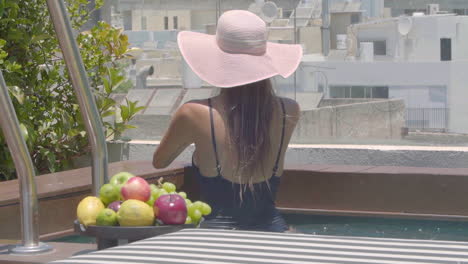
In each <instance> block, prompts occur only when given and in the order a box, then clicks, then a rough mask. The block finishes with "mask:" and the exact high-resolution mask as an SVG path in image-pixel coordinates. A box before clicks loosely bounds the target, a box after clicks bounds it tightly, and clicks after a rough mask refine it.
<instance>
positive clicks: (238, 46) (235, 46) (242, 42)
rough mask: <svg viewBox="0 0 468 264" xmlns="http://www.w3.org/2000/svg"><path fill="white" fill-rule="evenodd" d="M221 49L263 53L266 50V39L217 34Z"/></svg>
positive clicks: (255, 53)
mask: <svg viewBox="0 0 468 264" xmlns="http://www.w3.org/2000/svg"><path fill="white" fill-rule="evenodd" d="M216 42H217V43H218V46H219V48H220V49H222V50H223V51H225V52H228V53H233V54H236V53H238V54H251V55H263V54H265V52H266V43H267V41H266V39H258V40H254V39H231V38H226V37H223V36H221V35H219V34H216Z"/></svg>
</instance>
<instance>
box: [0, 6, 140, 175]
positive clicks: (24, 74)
mask: <svg viewBox="0 0 468 264" xmlns="http://www.w3.org/2000/svg"><path fill="white" fill-rule="evenodd" d="M102 4H103V1H102V0H97V1H95V6H96V8H95V9H92V10H90V9H89V8H88V7H87V5H88V1H87V0H69V1H67V8H68V12H69V14H70V18H71V21H72V26H73V28H74V29H75V30H76V31H77V32H79V31H80V29H81V28H82V27H83V25H85V23H86V22H88V21H89V17H90V15H91V14H92V12H94V11H95V10H96V9H98V8H100V7H101V6H102ZM77 42H78V45H79V47H80V51H81V55H82V58H83V63H84V65H85V68H86V70H87V73H88V77H89V82H90V86H91V89H92V90H93V92H94V94H95V99H96V103H97V106H98V110H99V113H100V114H101V117H102V118H103V119H104V122H103V123H104V129H105V133H106V136H107V139H108V140H114V139H118V138H119V137H120V135H121V134H122V133H123V132H124V131H125V130H126V129H130V128H133V126H130V125H129V124H128V122H129V121H130V120H131V119H132V118H133V117H134V116H135V115H136V114H137V113H138V111H140V110H142V109H143V107H141V106H137V102H132V101H128V100H126V101H124V102H123V103H121V102H117V101H115V99H114V98H113V93H114V92H115V91H116V90H119V89H121V86H122V85H123V84H126V83H127V82H128V81H127V80H126V78H125V76H124V71H123V68H122V67H120V65H121V64H122V62H121V61H123V60H125V59H126V57H127V55H126V52H127V50H128V46H129V43H128V38H127V36H126V35H124V34H122V31H121V30H120V29H116V28H113V27H111V26H110V25H108V24H106V23H104V22H99V23H97V25H95V26H94V27H93V28H92V29H91V30H89V31H85V32H81V33H79V34H78V35H77ZM0 69H1V70H2V72H3V75H4V77H5V81H6V83H7V85H8V86H9V93H10V96H11V98H12V101H13V104H14V107H15V110H16V114H17V116H18V119H19V121H20V123H21V124H22V127H23V128H22V130H23V135H27V141H26V142H27V145H28V148H29V151H30V153H31V158H32V160H33V163H34V165H35V168H36V170H37V173H38V174H43V173H48V172H56V171H60V170H65V169H68V168H70V167H71V165H72V162H71V161H72V160H73V158H74V157H78V156H82V155H84V154H87V153H89V144H88V139H87V135H86V130H85V126H84V123H83V120H82V117H81V113H80V109H79V107H78V103H77V99H76V97H75V95H74V92H73V87H72V86H71V83H70V81H69V80H70V79H69V76H68V72H67V70H66V67H65V63H64V61H63V59H62V57H61V53H60V48H59V45H58V41H57V38H56V36H55V32H54V30H53V26H52V23H51V21H50V18H49V13H48V10H47V6H46V3H45V0H19V1H10V0H0ZM15 177H16V175H15V168H14V164H13V162H12V159H11V155H10V153H9V150H8V147H7V145H6V142H5V139H4V138H3V135H2V134H1V131H0V180H9V179H13V178H15Z"/></svg>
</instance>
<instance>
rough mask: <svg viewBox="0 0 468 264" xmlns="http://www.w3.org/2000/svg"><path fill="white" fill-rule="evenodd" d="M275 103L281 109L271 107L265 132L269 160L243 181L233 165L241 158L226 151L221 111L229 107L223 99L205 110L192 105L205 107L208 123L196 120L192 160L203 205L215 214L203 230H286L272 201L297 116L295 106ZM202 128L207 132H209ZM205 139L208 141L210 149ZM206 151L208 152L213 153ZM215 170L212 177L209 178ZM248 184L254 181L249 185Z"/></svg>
mask: <svg viewBox="0 0 468 264" xmlns="http://www.w3.org/2000/svg"><path fill="white" fill-rule="evenodd" d="M274 99H275V100H274V101H275V102H278V104H279V105H280V106H278V105H277V104H273V105H274V107H272V109H271V110H272V111H271V112H270V115H271V116H272V118H271V119H270V125H269V128H268V130H267V132H268V133H267V134H268V137H267V139H268V140H269V141H270V142H268V144H267V145H268V146H269V151H268V152H267V153H266V154H267V156H266V157H264V159H263V160H262V159H261V157H260V159H259V160H256V161H253V162H254V163H255V165H256V166H254V170H251V172H252V173H253V174H251V175H246V174H245V172H243V174H242V175H241V177H239V176H238V175H237V174H239V169H238V166H236V165H235V164H238V162H237V159H238V158H239V157H238V155H236V152H235V148H233V147H232V146H231V145H230V144H232V139H230V138H229V134H230V133H229V132H228V130H229V128H228V125H227V122H228V121H227V120H228V113H227V112H226V110H225V109H229V106H228V107H226V105H225V102H223V101H222V97H218V98H214V99H208V100H207V101H206V104H205V102H204V101H199V102H194V103H195V104H196V103H198V104H200V106H202V108H206V107H208V113H207V114H206V113H205V114H204V115H205V116H208V122H207V120H204V122H203V121H201V119H202V117H201V116H200V118H197V120H198V121H199V128H198V129H200V130H199V131H201V132H202V133H201V134H199V135H198V137H197V136H196V137H195V145H196V151H195V153H194V157H193V164H194V168H195V169H196V177H197V178H198V182H199V184H200V191H201V199H202V200H203V201H205V202H207V203H209V204H211V205H212V207H213V213H212V215H211V216H210V217H209V218H208V220H207V221H206V222H205V223H204V227H211V228H214V227H216V228H240V229H254V230H264V231H277V232H282V231H285V230H287V229H288V228H287V225H286V223H285V222H284V220H283V219H282V218H281V216H280V215H279V213H278V211H277V210H276V208H275V197H276V192H277V190H278V187H279V183H280V176H281V173H282V167H283V157H284V152H285V150H286V148H287V143H288V142H289V139H290V137H291V133H292V130H293V129H294V126H295V124H296V122H297V118H294V117H297V116H298V109H297V104H296V103H295V102H294V101H289V100H287V99H284V98H277V97H275V98H274ZM285 101H286V103H285ZM286 105H287V106H288V111H287V110H286ZM192 107H198V106H192ZM278 108H279V109H278ZM228 111H229V110H228ZM202 112H203V110H202ZM291 112H292V115H291ZM202 115H203V114H202ZM288 116H289V117H288ZM203 123H205V125H203ZM206 128H209V132H207V131H206ZM207 139H209V140H211V144H210V143H209V142H207ZM209 140H208V141H209ZM206 146H210V147H211V149H210V148H206ZM208 153H211V155H210V154H208ZM208 156H210V158H208ZM203 166H206V167H203ZM203 169H205V171H204V170H203ZM213 169H214V171H215V173H214V174H213V173H212V174H209V173H210V172H212V171H213ZM226 175H227V176H226ZM249 179H251V180H252V184H250V185H249V184H248V180H249Z"/></svg>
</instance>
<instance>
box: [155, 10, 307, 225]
mask: <svg viewBox="0 0 468 264" xmlns="http://www.w3.org/2000/svg"><path fill="white" fill-rule="evenodd" d="M266 39H267V32H266V26H265V23H264V22H263V20H261V19H260V18H259V17H258V16H256V15H254V14H253V13H250V12H248V11H243V10H232V11H228V12H225V13H224V14H223V15H222V16H221V17H220V19H219V21H218V26H217V31H216V35H214V36H213V35H206V34H202V33H196V32H185V31H184V32H180V33H179V35H178V44H179V48H180V51H181V53H182V56H183V57H184V59H185V60H186V62H187V64H188V65H189V66H190V67H191V68H192V70H193V71H194V72H195V73H196V74H197V75H198V76H199V77H200V78H201V79H203V80H204V81H206V82H208V83H210V84H212V85H213V86H216V87H220V88H226V89H221V93H220V94H219V95H218V96H216V97H213V98H210V99H208V100H196V101H191V102H189V103H186V104H184V105H182V106H181V107H180V108H179V109H178V110H177V112H176V113H175V114H174V116H173V119H172V121H171V124H170V126H169V129H168V131H167V132H166V134H165V136H164V137H163V139H162V141H161V144H160V145H159V147H158V148H157V150H156V152H155V153H154V157H153V165H154V166H155V167H156V168H164V167H166V166H168V165H169V164H170V163H171V162H172V161H173V160H174V159H175V158H176V157H177V156H178V155H179V154H180V153H181V152H182V151H183V150H184V149H185V148H186V147H187V146H189V145H190V144H192V143H194V144H195V152H194V154H193V166H194V168H195V169H196V172H197V177H198V180H199V182H200V189H201V196H202V197H201V200H203V201H204V202H207V203H208V204H210V205H211V206H212V208H213V212H212V214H211V215H210V216H209V217H208V218H207V220H206V221H205V222H204V225H205V226H210V227H219V228H235V229H250V230H264V231H276V232H284V231H286V230H288V226H287V224H286V223H285V221H284V220H283V218H282V217H281V215H280V214H279V212H278V211H277V209H276V208H275V204H274V200H275V194H276V191H277V189H278V186H279V183H280V176H281V174H282V172H283V163H284V153H285V151H286V149H287V146H288V143H289V140H290V138H291V135H292V132H293V130H294V127H295V126H296V123H297V121H298V119H299V112H300V111H299V106H298V104H297V103H296V102H295V101H293V100H290V99H286V98H279V97H277V96H275V95H274V92H273V89H272V87H271V82H270V80H269V78H270V77H272V76H275V75H278V74H279V75H281V76H283V77H285V78H286V77H287V76H289V75H291V74H292V73H293V72H294V71H295V69H296V68H297V66H298V64H299V62H300V59H301V57H302V49H301V47H300V46H299V45H286V44H277V43H269V42H267V41H266Z"/></svg>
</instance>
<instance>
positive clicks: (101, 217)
mask: <svg viewBox="0 0 468 264" xmlns="http://www.w3.org/2000/svg"><path fill="white" fill-rule="evenodd" d="M118 223H119V222H118V221H117V213H116V212H115V211H114V210H112V209H109V208H106V209H104V210H101V212H99V214H98V215H97V217H96V225H98V226H115V225H117V224H118Z"/></svg>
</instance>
